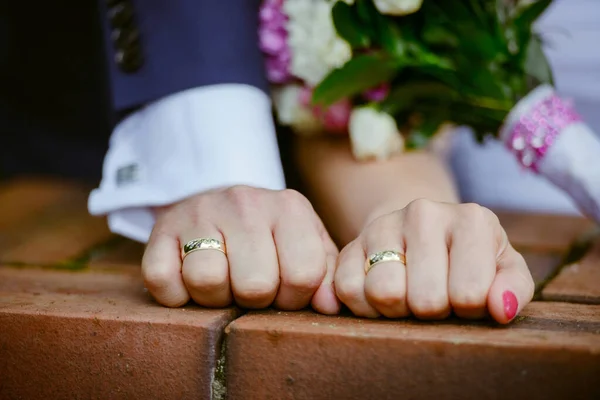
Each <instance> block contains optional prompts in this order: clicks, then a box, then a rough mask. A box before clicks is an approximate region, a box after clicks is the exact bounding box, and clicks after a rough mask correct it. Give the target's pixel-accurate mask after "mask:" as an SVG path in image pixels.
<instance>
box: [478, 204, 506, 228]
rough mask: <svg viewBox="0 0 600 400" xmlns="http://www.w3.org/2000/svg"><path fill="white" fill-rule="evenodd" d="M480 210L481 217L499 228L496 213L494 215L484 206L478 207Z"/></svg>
mask: <svg viewBox="0 0 600 400" xmlns="http://www.w3.org/2000/svg"><path fill="white" fill-rule="evenodd" d="M479 207H480V208H481V212H482V213H483V216H484V217H485V218H486V219H487V220H488V221H489V222H490V223H491V224H493V225H498V226H500V225H501V223H500V218H498V216H497V215H496V213H494V212H493V211H492V210H490V209H489V208H487V207H484V206H479Z"/></svg>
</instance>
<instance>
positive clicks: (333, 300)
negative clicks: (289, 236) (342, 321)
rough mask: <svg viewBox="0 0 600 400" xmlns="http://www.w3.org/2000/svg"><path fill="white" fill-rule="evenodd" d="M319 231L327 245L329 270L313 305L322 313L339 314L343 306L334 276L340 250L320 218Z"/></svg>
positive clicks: (314, 298) (315, 295) (314, 297)
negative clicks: (338, 295) (337, 292)
mask: <svg viewBox="0 0 600 400" xmlns="http://www.w3.org/2000/svg"><path fill="white" fill-rule="evenodd" d="M319 232H320V234H321V239H322V241H323V245H324V246H325V256H326V262H327V271H326V273H325V277H324V278H323V281H322V282H321V285H320V286H319V288H318V289H317V291H316V292H315V294H314V296H313V298H312V301H311V305H312V307H313V308H314V309H315V311H317V312H319V313H321V314H327V315H333V314H338V313H339V312H340V308H341V306H340V301H339V299H338V298H337V295H336V294H335V287H334V285H333V277H334V276H335V269H336V266H337V258H338V254H339V251H338V249H337V246H336V245H335V243H334V242H333V240H332V239H331V236H329V233H328V232H327V230H326V229H325V226H323V223H322V222H321V220H320V219H319Z"/></svg>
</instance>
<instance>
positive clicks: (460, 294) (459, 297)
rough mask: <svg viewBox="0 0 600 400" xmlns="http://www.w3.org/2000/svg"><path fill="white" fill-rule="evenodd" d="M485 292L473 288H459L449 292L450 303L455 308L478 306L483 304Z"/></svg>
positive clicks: (484, 302)
mask: <svg viewBox="0 0 600 400" xmlns="http://www.w3.org/2000/svg"><path fill="white" fill-rule="evenodd" d="M486 297H487V293H486V292H485V291H483V290H477V289H473V288H470V289H469V288H459V289H457V290H456V291H454V292H452V291H451V292H450V303H452V307H455V308H467V309H468V308H479V307H482V306H485V304H486Z"/></svg>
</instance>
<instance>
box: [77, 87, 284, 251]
mask: <svg viewBox="0 0 600 400" xmlns="http://www.w3.org/2000/svg"><path fill="white" fill-rule="evenodd" d="M235 185H248V186H254V187H260V188H265V189H272V190H281V189H284V188H285V180H284V176H283V169H282V166H281V160H280V156H279V148H278V146H277V138H276V135H275V128H274V124H273V119H272V115H271V102H270V99H269V97H268V96H267V95H266V94H265V93H264V92H262V91H261V90H259V89H257V88H255V87H252V86H247V85H241V84H223V85H214V86H207V87H201V88H194V89H190V90H187V91H184V92H180V93H177V94H174V95H171V96H168V97H166V98H163V99H161V100H158V101H156V102H154V103H152V104H150V105H148V106H146V107H144V108H143V109H141V110H139V111H136V112H135V113H133V114H132V115H130V116H128V117H127V118H126V119H124V120H123V121H122V122H121V123H120V124H119V125H118V126H117V127H116V128H115V130H114V132H113V134H112V137H111V139H110V148H109V150H108V153H107V154H106V158H105V160H104V167H103V173H102V182H101V183H100V187H99V188H98V189H95V190H93V191H92V193H91V195H90V198H89V204H88V206H89V211H90V213H91V214H93V215H106V214H108V223H109V227H110V229H111V230H112V231H113V232H115V233H118V234H121V235H123V236H126V237H129V238H131V239H134V240H137V241H141V242H146V241H147V240H148V238H149V236H150V232H151V230H152V227H153V225H154V215H153V213H152V211H151V207H153V206H161V205H167V204H171V203H174V202H177V201H180V200H182V199H185V198H187V197H189V196H192V195H194V194H197V193H201V192H204V191H206V190H210V189H215V188H219V187H229V186H235Z"/></svg>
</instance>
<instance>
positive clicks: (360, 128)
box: [350, 106, 404, 160]
mask: <svg viewBox="0 0 600 400" xmlns="http://www.w3.org/2000/svg"><path fill="white" fill-rule="evenodd" d="M350 141H351V143H352V153H353V154H354V157H356V158H357V159H358V160H368V159H373V158H374V159H376V160H385V159H387V158H389V157H390V156H391V155H393V154H395V153H400V152H402V150H404V138H403V137H402V135H401V134H400V132H399V131H398V127H397V126H396V121H394V118H392V116H391V115H389V114H387V113H384V112H381V111H377V110H375V109H374V108H372V107H368V106H367V107H359V108H355V109H354V110H352V115H351V116H350Z"/></svg>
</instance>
